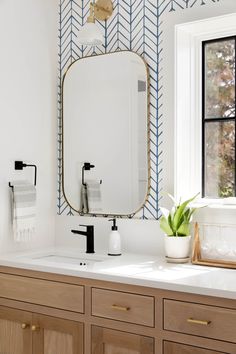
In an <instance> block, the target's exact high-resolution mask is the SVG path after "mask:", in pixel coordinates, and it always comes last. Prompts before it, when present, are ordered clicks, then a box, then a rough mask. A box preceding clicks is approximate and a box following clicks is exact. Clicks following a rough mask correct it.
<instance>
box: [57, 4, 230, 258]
mask: <svg viewBox="0 0 236 354" xmlns="http://www.w3.org/2000/svg"><path fill="white" fill-rule="evenodd" d="M234 2H235V1H234V0H224V1H220V2H219V3H208V4H207V5H205V6H197V5H196V6H194V7H193V8H189V9H186V10H180V9H179V10H177V11H174V12H170V13H169V12H166V13H165V14H164V15H163V16H162V21H163V28H161V30H163V33H164V34H163V37H162V40H163V41H162V46H163V47H164V51H163V53H162V56H163V60H162V65H163V76H164V79H163V84H164V88H165V89H164V100H163V105H164V109H163V111H164V126H163V131H164V134H163V142H164V143H163V145H162V148H163V152H164V153H163V161H164V162H163V168H164V172H163V185H162V186H163V201H162V204H164V205H167V206H168V204H169V202H168V200H166V197H165V192H167V191H168V192H171V193H173V192H174V111H173V109H174V84H173V83H174V61H173V58H174V26H175V24H178V23H184V22H189V21H194V20H200V19H204V18H208V17H212V16H218V15H222V14H227V13H231V12H235V11H236V8H235V4H234ZM220 215H221V211H214V212H213V215H212V217H213V219H216V220H217V219H218V218H219V216H220ZM227 215H228V219H227V220H226V218H225V222H228V221H232V218H233V217H234V211H231V212H227ZM81 223H82V224H86V223H88V224H93V225H95V230H96V233H95V242H96V243H95V248H96V249H97V250H98V251H99V250H101V251H106V250H107V245H108V235H109V232H110V226H109V222H108V220H107V219H100V218H87V217H83V218H82V217H77V216H74V217H67V216H58V217H57V221H56V244H57V245H58V246H63V245H71V246H73V247H76V246H79V247H82V248H83V249H85V240H84V239H83V238H81V237H80V236H73V235H72V234H71V232H70V230H71V229H72V228H78V227H79V224H81ZM118 224H119V230H120V233H121V235H122V241H123V251H125V252H137V253H149V254H154V255H155V254H156V255H158V254H162V253H163V236H162V232H161V231H160V230H159V225H158V222H157V221H155V220H148V221H145V220H125V219H123V220H118Z"/></svg>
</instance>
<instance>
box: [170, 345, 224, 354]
mask: <svg viewBox="0 0 236 354" xmlns="http://www.w3.org/2000/svg"><path fill="white" fill-rule="evenodd" d="M164 354H224V353H222V352H216V351H213V350H208V349H205V348H199V347H194V346H192V345H191V346H190V345H184V344H179V343H172V342H164Z"/></svg>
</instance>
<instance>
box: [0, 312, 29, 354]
mask: <svg viewBox="0 0 236 354" xmlns="http://www.w3.org/2000/svg"><path fill="white" fill-rule="evenodd" d="M31 319H32V314H31V313H30V312H25V311H20V310H15V309H10V308H8V307H3V306H0V353H2V354H32V335H31V329H30V326H31Z"/></svg>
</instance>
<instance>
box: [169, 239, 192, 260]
mask: <svg viewBox="0 0 236 354" xmlns="http://www.w3.org/2000/svg"><path fill="white" fill-rule="evenodd" d="M190 250H191V236H185V237H175V236H167V235H165V252H166V256H167V257H169V258H187V257H189V256H190Z"/></svg>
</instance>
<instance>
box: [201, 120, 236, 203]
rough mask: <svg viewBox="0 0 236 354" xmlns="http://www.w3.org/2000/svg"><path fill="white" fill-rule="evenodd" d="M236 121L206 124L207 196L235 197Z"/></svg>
mask: <svg viewBox="0 0 236 354" xmlns="http://www.w3.org/2000/svg"><path fill="white" fill-rule="evenodd" d="M234 187H235V123H234V121H226V122H223V121H222V122H207V123H206V124H205V196H206V197H211V198H217V197H220V198H223V197H234V196H235V192H234Z"/></svg>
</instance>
